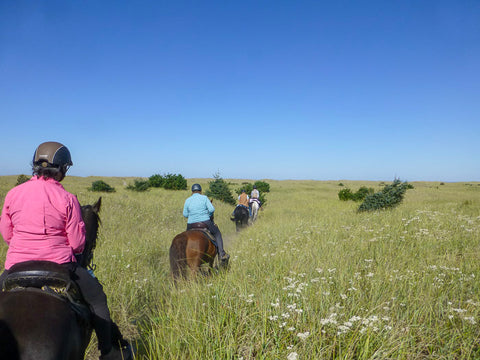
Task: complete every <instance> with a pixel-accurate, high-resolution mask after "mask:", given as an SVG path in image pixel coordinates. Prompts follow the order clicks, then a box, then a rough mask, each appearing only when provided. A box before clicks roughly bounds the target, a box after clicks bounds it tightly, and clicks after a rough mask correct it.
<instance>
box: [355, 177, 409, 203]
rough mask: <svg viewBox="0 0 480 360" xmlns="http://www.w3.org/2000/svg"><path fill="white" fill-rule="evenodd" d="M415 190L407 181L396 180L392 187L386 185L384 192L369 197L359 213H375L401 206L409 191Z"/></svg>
mask: <svg viewBox="0 0 480 360" xmlns="http://www.w3.org/2000/svg"><path fill="white" fill-rule="evenodd" d="M411 188H413V186H412V185H410V184H408V183H407V182H406V181H405V182H403V183H402V182H401V181H400V180H399V179H395V180H394V181H393V183H392V184H391V185H386V186H385V187H384V188H383V190H382V191H380V192H377V193H375V194H370V195H368V196H367V197H366V198H365V200H364V202H363V203H362V204H361V205H360V207H359V208H358V211H373V210H380V209H388V208H393V207H395V206H397V205H399V204H400V203H401V202H402V200H403V197H404V195H405V193H406V191H407V189H411Z"/></svg>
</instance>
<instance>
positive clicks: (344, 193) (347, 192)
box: [338, 188, 353, 201]
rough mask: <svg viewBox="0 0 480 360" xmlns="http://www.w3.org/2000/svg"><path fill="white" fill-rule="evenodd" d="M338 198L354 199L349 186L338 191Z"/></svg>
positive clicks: (343, 199) (344, 199)
mask: <svg viewBox="0 0 480 360" xmlns="http://www.w3.org/2000/svg"><path fill="white" fill-rule="evenodd" d="M338 198H339V199H340V200H342V201H347V200H352V199H353V193H352V190H350V189H349V188H345V189H342V190H340V191H339V192H338Z"/></svg>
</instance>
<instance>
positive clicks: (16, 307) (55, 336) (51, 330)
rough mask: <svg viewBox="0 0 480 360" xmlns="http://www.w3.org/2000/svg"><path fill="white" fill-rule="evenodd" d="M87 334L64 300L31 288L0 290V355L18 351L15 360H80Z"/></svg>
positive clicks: (88, 335) (86, 342)
mask: <svg viewBox="0 0 480 360" xmlns="http://www.w3.org/2000/svg"><path fill="white" fill-rule="evenodd" d="M90 334H91V330H90V329H87V328H85V327H81V326H80V325H79V324H78V323H77V319H76V316H75V313H74V312H73V311H72V310H71V308H70V305H69V304H68V303H67V302H66V301H63V300H61V299H58V298H56V297H54V296H51V295H48V294H44V293H42V292H40V291H34V290H21V291H12V292H2V293H0V338H1V339H2V340H0V354H6V353H11V354H15V353H18V354H19V356H20V357H19V358H17V359H19V360H47V359H48V360H50V359H56V360H77V359H78V360H80V359H83V358H84V353H85V349H86V347H87V345H88V342H89V341H90ZM6 339H7V340H6ZM13 359H15V357H14V358H13Z"/></svg>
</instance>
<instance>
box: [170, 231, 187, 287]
mask: <svg viewBox="0 0 480 360" xmlns="http://www.w3.org/2000/svg"><path fill="white" fill-rule="evenodd" d="M187 242H188V238H187V236H186V234H185V233H181V234H178V235H177V236H175V238H174V239H173V240H172V245H171V246H170V270H171V272H172V276H173V278H174V279H175V280H176V279H178V278H180V277H185V275H186V269H187V253H186V251H187Z"/></svg>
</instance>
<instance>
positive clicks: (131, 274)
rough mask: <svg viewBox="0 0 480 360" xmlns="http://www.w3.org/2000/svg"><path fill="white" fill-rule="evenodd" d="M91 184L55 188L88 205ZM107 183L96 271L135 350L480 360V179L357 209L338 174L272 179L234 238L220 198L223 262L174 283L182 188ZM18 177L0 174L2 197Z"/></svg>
mask: <svg viewBox="0 0 480 360" xmlns="http://www.w3.org/2000/svg"><path fill="white" fill-rule="evenodd" d="M98 179H100V178H95V177H90V178H75V177H67V178H66V179H65V180H64V182H63V185H64V186H65V188H66V189H67V190H68V191H70V192H72V193H75V194H77V196H78V198H79V200H80V202H81V203H82V204H86V203H93V202H94V201H95V200H96V199H97V198H98V196H99V194H98V193H93V192H89V191H88V190H87V188H88V187H90V186H91V183H92V181H94V180H98ZM102 180H105V181H106V182H107V183H108V184H110V185H111V186H113V187H115V189H116V190H117V192H116V193H105V194H102V197H103V203H102V210H101V218H102V227H101V231H100V235H99V241H98V247H97V249H96V252H95V258H94V261H95V262H96V264H97V270H96V274H97V276H98V278H99V279H100V280H101V282H102V283H103V285H104V288H105V291H106V293H107V295H108V299H109V304H110V308H111V312H112V316H113V318H114V319H115V320H116V321H117V322H118V324H119V325H120V327H121V329H122V331H123V332H124V333H126V334H127V335H128V337H129V338H130V339H132V341H133V342H134V343H135V344H136V346H137V348H138V353H137V359H290V360H291V359H475V358H480V349H479V341H480V327H479V321H480V317H479V315H480V295H479V294H480V291H479V290H480V285H479V277H480V271H479V269H480V265H479V261H478V259H479V257H480V244H479V239H480V186H479V184H478V183H472V184H465V183H446V184H444V185H441V186H439V183H426V182H418V183H416V182H413V183H412V184H413V185H414V187H415V188H414V189H412V190H408V191H407V193H406V197H405V199H404V201H403V203H402V204H400V206H399V207H397V208H395V209H393V210H387V211H377V212H367V213H361V214H359V213H357V212H356V210H357V205H358V204H355V203H350V202H343V201H339V200H338V195H337V194H338V190H339V189H340V188H339V186H338V182H334V181H270V180H268V182H269V184H270V190H271V191H270V193H269V194H268V205H267V206H266V207H265V209H263V210H262V211H260V214H259V218H258V221H257V222H256V223H255V225H254V226H251V227H249V228H247V229H246V230H244V231H242V232H240V233H236V232H235V226H234V224H233V223H232V222H231V221H230V220H229V217H230V214H231V212H232V209H233V207H232V206H229V205H225V204H222V203H214V205H215V207H216V208H217V211H216V217H215V220H216V222H217V223H218V225H219V227H220V229H221V230H222V233H223V235H224V239H225V243H226V249H227V251H228V252H229V253H230V254H231V256H232V257H231V268H230V270H229V271H228V272H221V273H218V274H215V275H214V276H210V277H205V278H199V279H197V280H196V281H184V282H180V283H179V284H178V286H177V287H176V286H174V285H173V283H172V281H171V279H170V275H169V262H168V248H169V246H170V243H171V240H172V239H173V237H174V236H175V235H176V234H177V233H179V232H181V231H183V230H184V229H185V225H186V220H184V219H183V217H182V209H183V202H184V200H185V199H186V198H187V197H188V196H189V195H190V193H189V192H188V191H167V190H164V189H150V190H149V191H147V192H145V193H137V192H131V191H128V190H125V184H126V183H128V182H130V181H131V179H126V178H125V179H124V178H106V179H105V178H102ZM208 181H210V180H209V179H189V185H191V184H192V183H193V182H200V183H201V184H202V186H204V187H206V186H208ZM15 182H16V177H13V176H12V177H0V195H1V198H2V200H1V201H3V198H4V196H5V194H6V192H7V191H8V189H10V188H11V187H12V186H14V185H15ZM229 182H231V183H233V184H232V185H231V186H232V188H234V187H235V186H238V185H240V184H241V182H242V180H229ZM342 182H343V183H344V184H345V186H349V187H352V188H358V187H360V186H367V187H372V188H374V189H375V191H378V190H380V189H381V187H380V185H379V183H377V182H348V181H342ZM5 252H6V246H5V245H1V246H0V258H1V259H2V261H3V259H4V254H5ZM96 356H98V354H97V353H96V349H95V340H94V341H92V344H91V345H90V347H89V352H88V358H89V359H94V358H95V357H96Z"/></svg>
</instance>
